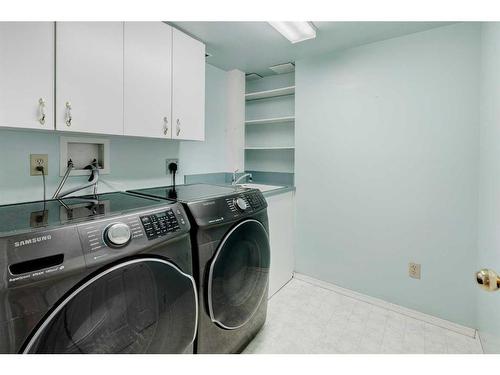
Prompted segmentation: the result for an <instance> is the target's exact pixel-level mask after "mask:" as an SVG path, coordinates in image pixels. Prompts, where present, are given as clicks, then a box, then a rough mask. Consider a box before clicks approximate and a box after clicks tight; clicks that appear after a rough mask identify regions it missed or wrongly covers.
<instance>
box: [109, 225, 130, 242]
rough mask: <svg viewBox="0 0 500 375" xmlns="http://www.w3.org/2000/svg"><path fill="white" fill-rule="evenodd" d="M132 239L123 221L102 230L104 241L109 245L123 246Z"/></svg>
mask: <svg viewBox="0 0 500 375" xmlns="http://www.w3.org/2000/svg"><path fill="white" fill-rule="evenodd" d="M131 239H132V234H131V233H130V228H129V226H128V225H127V224H124V223H114V224H111V225H109V226H108V227H107V228H106V229H105V230H104V241H105V242H106V244H107V245H108V246H110V247H115V248H119V247H124V246H126V245H127V244H128V243H129V242H130V240H131Z"/></svg>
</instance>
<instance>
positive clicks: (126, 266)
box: [24, 257, 198, 353]
mask: <svg viewBox="0 0 500 375" xmlns="http://www.w3.org/2000/svg"><path fill="white" fill-rule="evenodd" d="M197 319H198V302H197V295H196V285H195V283H194V279H193V278H192V277H191V276H190V275H188V274H185V273H183V272H182V271H181V270H180V269H179V268H178V267H177V266H176V265H174V264H173V263H171V262H169V261H166V260H164V259H159V258H153V257H148V258H137V259H131V260H127V261H123V262H122V263H119V264H117V265H114V266H112V267H110V268H106V269H103V270H100V271H98V272H97V273H95V274H94V275H93V276H91V277H90V278H88V279H87V280H86V281H84V282H83V283H82V284H81V285H79V286H77V287H76V288H74V289H73V291H72V292H70V293H69V294H68V295H67V296H66V297H65V298H63V299H62V300H61V301H60V303H58V304H57V305H56V306H55V307H54V308H53V309H52V310H51V312H49V313H48V315H47V316H46V317H45V319H43V321H42V322H41V324H39V326H38V329H37V330H36V331H35V332H34V334H33V335H32V336H31V337H30V339H29V340H28V341H27V344H26V345H25V347H24V352H25V353H183V352H184V351H186V349H187V348H188V347H189V345H190V344H191V343H192V342H193V340H194V338H195V335H196V327H197Z"/></svg>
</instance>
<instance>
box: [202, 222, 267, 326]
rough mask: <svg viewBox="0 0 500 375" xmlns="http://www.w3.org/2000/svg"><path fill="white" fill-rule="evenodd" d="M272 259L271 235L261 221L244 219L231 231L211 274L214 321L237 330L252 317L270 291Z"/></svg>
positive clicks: (209, 288)
mask: <svg viewBox="0 0 500 375" xmlns="http://www.w3.org/2000/svg"><path fill="white" fill-rule="evenodd" d="M269 260H270V248H269V238H268V235H267V232H266V230H265V228H264V226H263V225H262V224H261V223H260V222H258V221H257V220H253V219H250V220H245V221H243V222H241V223H239V224H238V225H236V226H235V227H234V228H233V229H231V231H229V233H228V234H227V235H226V236H225V237H224V239H223V240H222V242H221V244H220V246H219V248H218V249H217V252H216V254H215V256H214V258H213V260H212V263H211V264H210V271H209V275H208V307H209V312H210V318H211V319H212V321H213V322H215V323H216V324H218V325H219V326H221V327H223V328H226V329H236V328H240V327H242V326H243V325H245V324H246V323H247V322H248V321H249V320H250V319H251V318H252V316H253V314H254V313H255V312H256V311H257V309H258V307H259V305H260V303H261V302H262V299H263V297H264V295H265V294H266V291H267V285H268V279H269V263H270V262H269Z"/></svg>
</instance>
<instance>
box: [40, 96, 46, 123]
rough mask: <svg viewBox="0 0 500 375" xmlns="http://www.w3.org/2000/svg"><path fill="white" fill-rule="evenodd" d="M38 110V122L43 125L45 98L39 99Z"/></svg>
mask: <svg viewBox="0 0 500 375" xmlns="http://www.w3.org/2000/svg"><path fill="white" fill-rule="evenodd" d="M38 111H39V112H40V117H39V118H38V122H39V123H40V124H42V125H45V116H46V114H45V100H43V98H40V99H38Z"/></svg>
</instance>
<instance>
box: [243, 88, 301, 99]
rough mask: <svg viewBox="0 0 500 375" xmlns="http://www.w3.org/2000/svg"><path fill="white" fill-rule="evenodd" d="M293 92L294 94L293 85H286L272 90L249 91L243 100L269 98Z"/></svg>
mask: <svg viewBox="0 0 500 375" xmlns="http://www.w3.org/2000/svg"><path fill="white" fill-rule="evenodd" d="M293 94H295V86H287V87H281V88H278V89H272V90H264V91H257V92H249V93H247V94H245V100H247V101H249V100H259V99H269V98H275V97H278V96H285V95H293Z"/></svg>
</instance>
